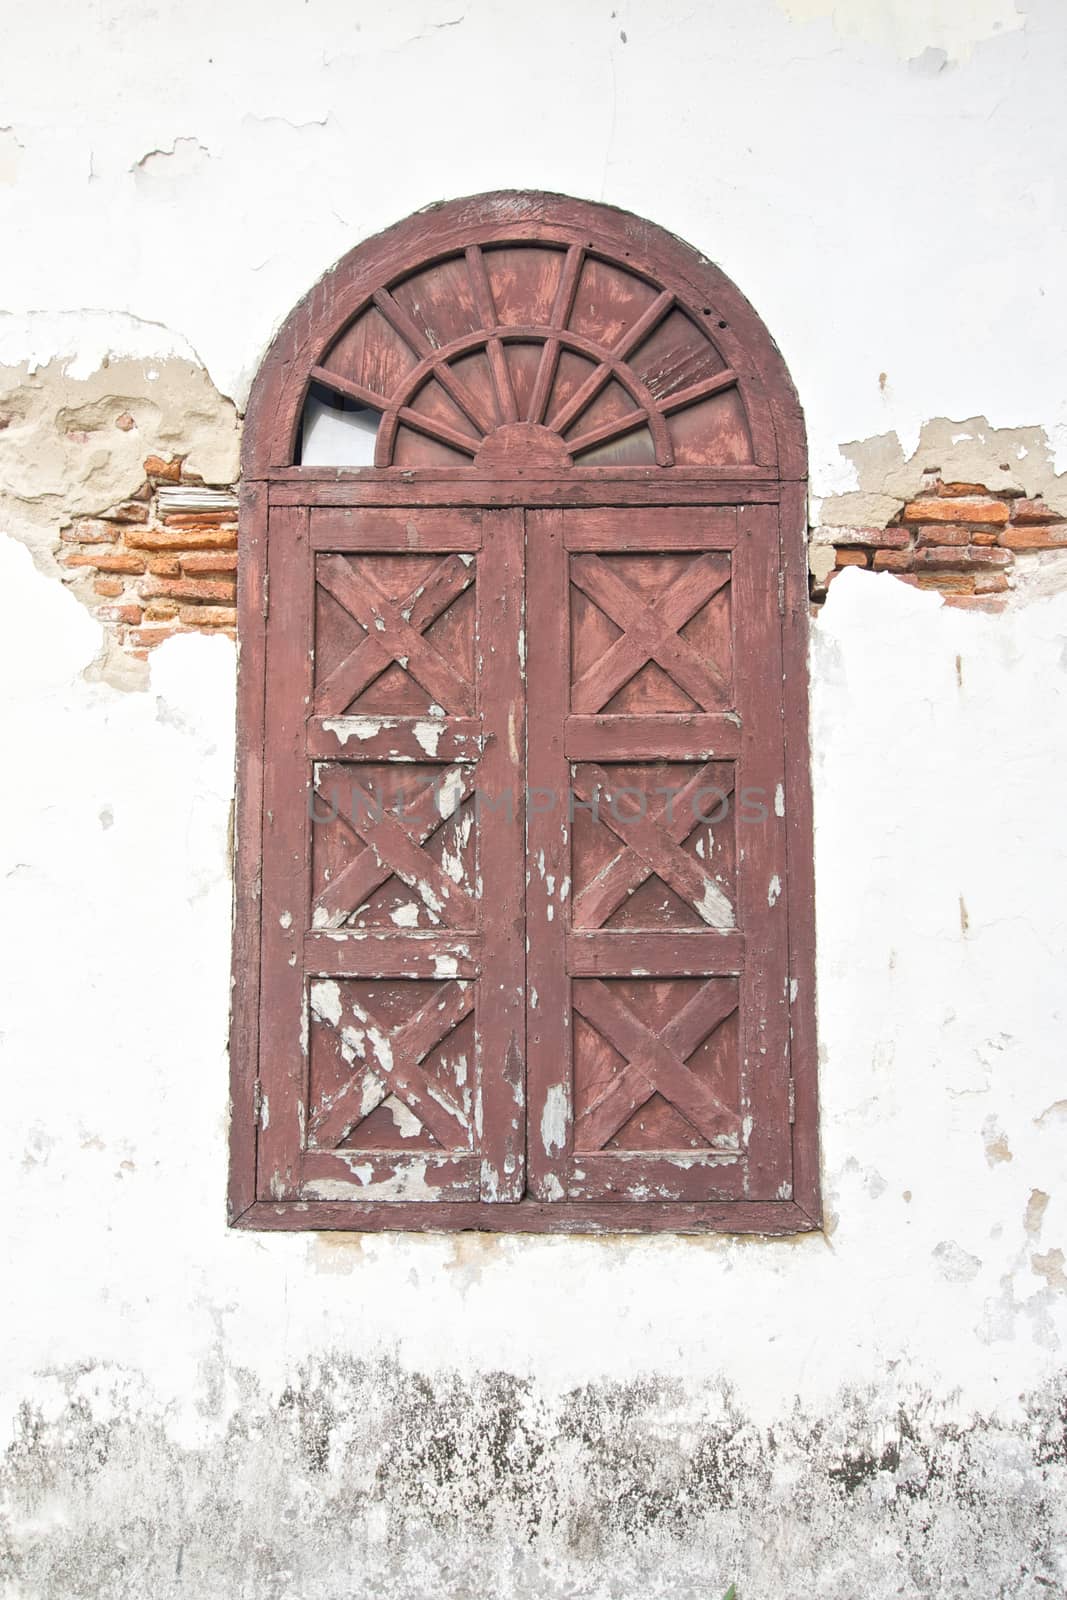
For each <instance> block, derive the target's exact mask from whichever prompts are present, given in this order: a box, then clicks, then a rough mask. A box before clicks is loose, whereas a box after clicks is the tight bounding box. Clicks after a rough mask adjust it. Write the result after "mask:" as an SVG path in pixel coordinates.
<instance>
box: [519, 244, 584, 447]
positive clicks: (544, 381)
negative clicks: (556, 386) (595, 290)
mask: <svg viewBox="0 0 1067 1600" xmlns="http://www.w3.org/2000/svg"><path fill="white" fill-rule="evenodd" d="M584 261H585V251H584V250H583V249H582V247H581V245H580V244H572V245H571V247H570V249H569V250H568V251H567V254H566V257H565V259H564V262H563V271H562V272H561V274H560V280H559V287H558V289H557V290H556V298H555V300H554V302H553V305H552V319H551V320H552V326H553V328H558V329H560V331H562V330H563V329H564V328H565V327H566V326H567V323H568V322H569V321H570V316H571V312H572V310H573V309H574V296H575V294H576V293H577V290H578V279H579V277H580V276H581V272H582V265H583V263H584ZM559 352H560V342H559V340H558V339H546V341H545V344H544V347H543V349H542V351H541V360H540V363H539V365H538V368H537V377H536V379H535V380H534V386H533V394H532V396H531V397H530V416H529V421H530V422H543V421H544V417H545V407H546V406H547V405H548V397H549V394H550V393H551V391H552V384H553V382H554V380H555V376H556V367H557V366H558V364H559Z"/></svg>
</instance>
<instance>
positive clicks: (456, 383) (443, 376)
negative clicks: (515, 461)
mask: <svg viewBox="0 0 1067 1600" xmlns="http://www.w3.org/2000/svg"><path fill="white" fill-rule="evenodd" d="M374 304H375V305H376V306H377V307H378V310H379V311H380V312H381V314H382V316H383V317H384V318H385V320H386V322H388V324H389V326H390V327H391V328H392V330H393V332H394V333H398V334H399V335H400V337H401V339H403V341H404V343H405V344H406V345H407V346H408V347H409V348H410V349H411V350H412V351H413V352H414V354H415V355H417V356H419V357H420V359H422V360H426V359H427V358H429V359H431V360H433V359H434V358H435V357H436V356H437V351H436V350H435V348H434V346H433V345H432V344H431V343H430V341H429V339H428V338H427V337H426V335H425V334H424V333H423V332H422V329H421V328H419V327H418V326H417V324H416V323H414V322H413V321H412V319H411V318H410V317H409V316H408V314H407V312H406V311H405V310H404V308H403V306H402V305H400V303H399V302H398V301H397V300H394V298H393V296H392V295H391V294H390V293H389V291H388V289H379V290H378V292H377V293H376V294H375V296H374ZM433 372H434V377H435V378H436V379H437V381H438V383H439V384H440V385H441V387H442V389H444V391H445V393H446V394H447V395H448V396H449V398H450V399H451V400H454V401H455V403H456V405H457V406H459V409H460V410H461V411H462V412H463V414H464V416H465V417H466V418H467V420H468V421H469V422H471V423H473V424H474V426H475V427H476V428H477V429H478V431H479V432H480V433H482V434H486V433H491V432H492V430H493V421H492V418H490V417H487V416H486V415H485V412H484V411H483V410H482V408H481V406H480V405H479V404H478V401H477V400H476V399H475V398H474V396H473V395H472V394H471V393H470V391H469V390H468V389H467V386H466V385H465V384H464V383H463V382H462V381H461V380H460V379H459V378H457V377H456V375H455V373H454V372H453V371H452V370H451V368H450V367H449V365H448V363H447V362H446V361H440V362H437V361H434V367H433ZM401 416H403V411H401ZM404 420H405V421H406V420H408V419H407V418H405V419H404ZM421 431H422V432H423V433H428V432H429V431H430V430H429V429H428V428H423V429H422V430H421ZM433 437H439V435H433ZM456 437H457V438H463V437H464V435H462V434H457V435H456ZM444 442H445V443H446V444H448V443H451V440H449V439H445V440H444ZM470 443H471V441H470V440H469V439H468V440H467V441H466V444H464V445H460V446H457V448H459V449H463V450H467V446H468V445H469V444H470ZM477 448H478V446H477V444H475V445H474V449H473V450H468V451H467V453H468V454H469V455H473V454H474V452H475V451H476V450H477Z"/></svg>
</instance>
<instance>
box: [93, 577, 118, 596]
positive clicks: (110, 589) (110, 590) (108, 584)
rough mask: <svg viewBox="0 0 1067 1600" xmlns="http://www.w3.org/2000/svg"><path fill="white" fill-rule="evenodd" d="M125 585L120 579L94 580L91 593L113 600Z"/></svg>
mask: <svg viewBox="0 0 1067 1600" xmlns="http://www.w3.org/2000/svg"><path fill="white" fill-rule="evenodd" d="M125 587H126V585H125V584H124V583H123V581H122V579H121V578H94V579H93V593H94V594H102V595H104V596H105V598H106V599H108V600H115V599H117V597H118V596H119V595H120V594H121V593H122V591H123V589H124V588H125Z"/></svg>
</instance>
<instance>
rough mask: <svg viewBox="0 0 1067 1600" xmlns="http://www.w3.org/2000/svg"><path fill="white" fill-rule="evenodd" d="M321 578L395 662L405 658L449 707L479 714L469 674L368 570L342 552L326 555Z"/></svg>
mask: <svg viewBox="0 0 1067 1600" xmlns="http://www.w3.org/2000/svg"><path fill="white" fill-rule="evenodd" d="M317 576H318V581H319V584H320V585H321V587H322V588H324V589H325V590H326V591H327V592H328V593H329V594H331V595H332V596H333V598H334V599H335V600H337V601H338V602H339V603H340V604H341V605H342V606H344V608H345V610H346V611H347V612H349V613H350V614H351V615H352V616H353V617H355V619H356V621H357V622H358V623H359V625H360V627H361V628H363V629H364V630H365V632H366V633H367V635H368V638H374V637H375V636H376V635H377V637H378V640H379V642H380V643H381V644H382V645H383V646H384V647H386V648H387V649H388V650H389V653H390V655H391V657H392V659H393V660H394V661H399V660H400V659H401V658H402V657H403V658H404V659H406V660H407V663H408V665H407V667H406V669H405V670H406V671H408V672H409V673H410V674H411V676H412V677H413V678H415V679H417V681H418V682H419V683H421V684H422V687H423V688H424V689H425V690H426V691H427V692H428V693H429V694H430V695H431V697H432V698H433V699H434V700H435V701H437V702H438V703H439V704H441V705H442V706H443V707H444V708H445V710H446V711H455V712H457V713H458V714H459V715H461V716H473V715H474V714H475V710H476V707H475V703H474V691H473V689H472V688H471V685H470V684H469V683H468V682H467V680H466V679H465V678H461V677H460V675H459V673H458V672H457V671H456V670H455V668H454V667H453V666H452V665H451V663H450V662H448V661H446V660H445V658H444V656H442V655H441V654H440V652H439V651H437V650H435V649H434V647H433V645H432V644H430V642H429V640H427V639H425V638H424V637H423V635H422V634H421V633H420V632H419V631H418V629H417V628H413V627H412V626H411V623H410V622H409V621H408V619H407V618H406V617H405V616H404V614H403V611H402V610H401V609H400V607H399V606H398V605H397V604H396V602H395V601H394V600H390V599H389V597H388V596H387V595H385V594H383V593H382V591H381V589H379V588H378V585H377V584H376V583H375V581H374V579H373V578H372V577H371V576H370V575H369V574H368V573H366V572H365V573H364V574H363V575H362V578H357V577H356V575H355V573H354V572H353V571H352V568H351V567H350V566H349V565H348V562H347V561H345V559H344V557H343V556H327V557H326V558H325V560H323V561H321V562H320V563H319V568H318V574H317Z"/></svg>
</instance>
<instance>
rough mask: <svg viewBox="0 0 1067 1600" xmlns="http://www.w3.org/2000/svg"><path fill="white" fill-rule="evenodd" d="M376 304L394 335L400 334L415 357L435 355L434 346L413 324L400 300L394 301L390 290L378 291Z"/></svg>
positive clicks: (375, 299)
mask: <svg viewBox="0 0 1067 1600" xmlns="http://www.w3.org/2000/svg"><path fill="white" fill-rule="evenodd" d="M374 304H375V305H376V306H377V307H378V310H379V311H380V312H381V314H382V316H383V317H384V318H385V320H386V322H388V324H389V326H390V327H391V328H392V330H393V332H394V333H398V334H399V335H400V337H401V339H403V341H404V343H405V344H406V345H407V346H408V348H409V349H410V350H411V352H412V354H413V355H417V356H428V355H432V354H433V345H431V343H430V341H429V339H427V337H426V335H425V334H424V333H423V331H422V329H421V328H420V327H418V326H417V324H416V323H414V322H412V320H411V318H410V317H409V316H408V314H407V312H406V311H405V310H404V308H403V306H402V305H401V304H400V302H399V301H398V300H394V299H393V296H392V295H391V294H390V293H389V290H388V289H378V290H377V291H376V293H375V296H374Z"/></svg>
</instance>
